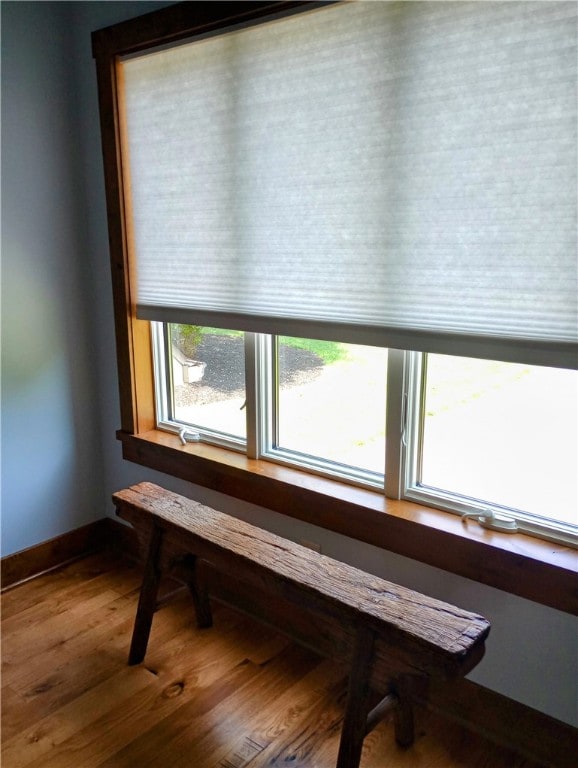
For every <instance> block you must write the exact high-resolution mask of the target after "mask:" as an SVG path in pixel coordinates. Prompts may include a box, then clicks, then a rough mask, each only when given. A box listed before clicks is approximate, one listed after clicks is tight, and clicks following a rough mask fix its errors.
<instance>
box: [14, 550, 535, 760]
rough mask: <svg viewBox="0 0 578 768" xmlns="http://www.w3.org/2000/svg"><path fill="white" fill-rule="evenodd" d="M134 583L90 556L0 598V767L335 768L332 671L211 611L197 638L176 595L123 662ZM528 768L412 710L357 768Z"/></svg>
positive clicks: (113, 565) (381, 735) (339, 674)
mask: <svg viewBox="0 0 578 768" xmlns="http://www.w3.org/2000/svg"><path fill="white" fill-rule="evenodd" d="M139 584H140V572H139V570H138V569H137V568H135V567H131V566H130V565H127V564H126V563H121V562H120V561H118V560H115V559H114V558H113V557H112V556H111V555H95V556H92V557H89V558H86V559H84V560H82V561H79V562H76V563H73V564H71V565H68V566H67V567H65V568H63V569H61V570H59V571H53V572H51V573H48V574H45V575H43V576H41V577H39V578H37V579H34V580H32V581H29V582H27V583H25V584H22V585H20V586H18V587H15V588H14V589H12V590H10V591H8V592H6V593H4V595H3V596H2V761H1V765H2V768H177V767H179V768H181V767H182V768H185V767H186V768H245V766H250V768H265V766H277V768H279V767H280V766H284V767H286V768H305V767H307V768H333V766H334V765H335V759H336V755H337V747H338V740H339V732H340V726H341V718H342V714H343V705H344V694H345V687H344V678H343V674H344V671H343V669H341V668H339V667H338V666H337V665H335V664H333V663H330V662H327V661H323V660H321V659H319V658H318V657H316V656H314V655H313V654H312V653H310V652H308V651H306V650H304V649H302V648H299V647H297V646H295V645H293V644H291V643H289V642H288V641H287V640H285V639H284V638H282V637H280V636H279V635H277V634H275V633H274V632H273V631H271V630H269V629H267V628H264V627H263V626H261V625H258V624H256V623H254V622H253V621H251V620H249V619H247V618H245V617H244V616H242V615H241V614H239V613H237V612H235V611H233V610H232V609H230V608H226V607H224V606H221V605H219V604H216V605H215V610H214V619H215V624H214V627H213V628H212V629H209V630H197V629H196V628H195V627H194V624H193V614H192V609H191V606H190V604H189V600H188V598H187V596H186V595H184V594H182V595H178V596H176V597H174V598H173V599H171V600H169V601H168V602H167V603H166V605H164V607H163V608H162V609H161V610H160V611H159V612H158V613H157V614H156V615H155V620H154V622H153V630H152V635H151V640H150V644H149V651H148V654H147V657H146V660H145V663H144V664H141V665H139V666H136V667H128V666H127V663H126V659H127V653H128V647H129V642H130V636H131V629H132V622H133V618H134V613H135V608H136V601H137V593H138V586H139ZM386 766H387V768H402V767H403V768H457V767H458V766H460V767H462V766H463V767H467V768H534V764H531V763H529V762H528V761H526V760H524V759H523V758H521V757H517V756H515V755H513V754H512V753H509V752H507V751H505V750H503V749H501V748H498V747H497V746H495V745H493V744H490V743H489V742H487V741H484V740H483V739H481V738H479V737H477V736H475V735H474V734H472V733H470V732H469V731H466V730H464V729H461V728H459V727H457V726H455V725H454V724H452V723H450V722H448V721H445V720H442V719H440V718H437V717H434V716H433V715H432V714H431V713H429V712H426V711H422V710H419V711H418V712H417V739H416V743H415V744H414V746H413V747H412V748H410V749H408V750H404V749H401V748H399V747H397V745H396V744H395V741H394V738H393V728H392V724H391V720H390V719H385V720H384V721H383V722H382V723H381V724H380V725H379V726H378V728H376V730H375V731H373V732H372V733H371V734H370V735H369V736H368V737H367V738H366V740H365V745H364V751H363V756H362V761H361V768H386Z"/></svg>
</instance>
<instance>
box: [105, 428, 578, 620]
mask: <svg viewBox="0 0 578 768" xmlns="http://www.w3.org/2000/svg"><path fill="white" fill-rule="evenodd" d="M118 438H119V440H121V442H122V447H123V457H124V458H125V459H128V460H129V461H132V462H135V463H137V464H141V465H143V466H146V467H150V468H152V469H155V470H157V471H159V472H164V473H166V474H169V475H173V476H175V477H178V478H180V479H182V480H187V481H189V482H191V483H195V484H196V485H200V486H203V487H205V488H210V489H212V490H215V491H219V492H220V493H224V494H226V495H228V496H232V497H234V498H237V499H242V500H243V501H247V502H250V503H252V504H257V505H259V506H261V507H265V508H267V509H271V510H273V511H274V512H279V513H280V514H283V515H286V516H288V517H292V518H296V519H298V520H302V521H304V522H307V523H311V524H313V525H317V526H320V527H321V528H325V529H327V530H330V531H334V532H335V533H340V534H342V535H344V536H348V537H350V538H352V539H356V540H358V541H362V542H365V543H368V544H372V545H373V546H376V547H381V548H383V549H385V550H388V551H391V552H395V553H396V554H399V555H403V556H404V557H408V558H411V559H412V560H417V561H419V562H421V563H425V564H427V565H432V566H435V567H437V568H441V569H442V570H444V571H448V572H450V573H454V574H457V575H459V576H464V577H466V578H468V579H472V580H473V581H477V582H480V583H482V584H487V585H488V586H491V587H496V588H497V589H501V590H504V591H506V592H509V593H511V594H514V595H518V596H520V597H524V598H527V599H528V600H533V601H534V602H537V603H541V604H542V605H547V606H550V607H551V608H556V609H558V610H561V611H565V612H567V613H572V614H574V615H578V551H576V550H575V549H572V548H570V547H564V546H560V545H556V544H552V543H550V542H547V541H542V540H540V539H536V538H534V537H531V536H526V535H523V534H515V535H509V534H504V533H500V532H496V531H489V530H484V529H483V528H481V527H480V526H477V525H475V524H472V523H469V524H467V525H465V524H464V523H462V521H461V519H460V518H459V517H458V516H457V515H453V514H451V513H449V512H443V511H441V510H437V509H433V508H430V507H425V506H422V505H419V504H414V503H413V502H408V501H396V500H392V499H387V498H386V497H385V496H384V495H383V494H381V493H379V492H376V491H370V490H366V489H361V488H356V487H354V486H349V485H347V484H345V483H342V482H339V481H336V480H330V479H328V478H322V477H319V476H316V475H312V474H309V473H307V472H305V471H302V470H298V469H293V468H291V467H285V466H281V465H278V464H274V463H273V462H269V461H263V460H256V459H249V458H247V456H245V455H243V454H241V453H237V452H235V451H230V450H226V449H224V448H219V447H216V446H212V445H207V444H203V443H188V444H187V445H186V446H182V445H181V444H180V442H179V439H178V437H177V436H176V435H174V434H171V433H169V432H163V431H161V430H156V429H152V430H150V431H147V432H144V433H143V434H139V435H135V434H128V433H126V432H122V431H119V432H118Z"/></svg>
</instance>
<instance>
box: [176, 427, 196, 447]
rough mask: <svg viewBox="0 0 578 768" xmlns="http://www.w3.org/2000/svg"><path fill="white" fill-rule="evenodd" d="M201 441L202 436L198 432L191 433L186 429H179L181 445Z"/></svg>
mask: <svg viewBox="0 0 578 768" xmlns="http://www.w3.org/2000/svg"><path fill="white" fill-rule="evenodd" d="M200 439H201V436H200V434H199V433H198V432H190V431H189V430H188V429H187V428H186V427H183V428H182V429H179V440H180V441H181V445H186V444H187V443H198V442H199V440H200Z"/></svg>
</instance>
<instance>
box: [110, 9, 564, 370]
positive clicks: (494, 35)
mask: <svg viewBox="0 0 578 768" xmlns="http://www.w3.org/2000/svg"><path fill="white" fill-rule="evenodd" d="M576 37H577V24H576V4H575V3H564V2H560V3H558V2H548V3H545V2H523V3H513V2H497V3H486V2H472V3H465V2H459V3H445V2H424V3H421V2H402V3H389V2H363V3H346V4H339V5H335V6H328V7H323V8H319V9H315V10H307V11H306V12H300V13H298V14H295V15H292V16H288V17H285V18H282V19H277V20H274V21H270V22H266V23H260V24H259V25H257V26H254V27H250V28H246V29H239V30H231V31H225V32H223V33H221V34H218V35H215V36H211V37H207V38H205V39H199V40H194V41H190V42H187V43H185V44H181V45H178V46H176V47H172V48H169V49H166V50H160V51H157V52H153V53H147V54H146V55H140V56H136V57H133V58H128V59H126V60H125V61H124V62H123V63H122V70H123V81H124V109H125V116H126V138H125V146H124V151H125V153H126V156H127V158H128V168H129V173H130V188H131V195H132V199H131V205H130V208H131V210H132V218H133V232H134V252H135V263H136V290H137V300H136V303H137V314H138V316H139V317H142V318H145V319H152V320H161V321H174V322H188V323H193V324H204V325H220V326H222V327H228V328H240V329H242V330H255V331H265V332H272V333H285V334H289V335H301V336H310V337H319V338H339V339H341V340H343V341H351V342H359V343H373V344H380V345H383V346H393V347H402V348H409V349H418V350H420V349H422V350H426V351H437V352H445V353H453V354H471V355H472V356H486V357H497V358H501V359H511V360H524V361H525V362H541V363H546V364H552V365H561V366H562V365H565V366H572V367H575V366H576V342H577V335H578V334H577V328H578V318H577V277H578V275H577V259H576V240H577V180H576V167H577V156H576V155H577V152H576V144H577V137H576V102H577V84H576V78H577V76H576ZM466 350H467V351H466Z"/></svg>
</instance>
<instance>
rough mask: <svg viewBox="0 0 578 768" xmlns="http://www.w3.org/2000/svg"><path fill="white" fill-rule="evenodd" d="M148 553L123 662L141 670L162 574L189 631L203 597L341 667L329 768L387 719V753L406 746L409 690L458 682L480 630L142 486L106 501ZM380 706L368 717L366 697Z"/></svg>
mask: <svg viewBox="0 0 578 768" xmlns="http://www.w3.org/2000/svg"><path fill="white" fill-rule="evenodd" d="M113 501H114V503H115V505H116V508H117V514H118V515H119V517H121V518H122V519H123V520H126V521H128V522H129V523H131V525H132V526H133V527H134V528H135V530H136V532H137V535H138V537H139V541H140V543H141V546H142V547H143V548H146V550H147V551H148V555H147V560H146V564H145V572H144V577H143V583H142V587H141V592H140V599H139V604H138V609H137V614H136V619H135V625H134V631H133V637H132V643H131V648H130V653H129V664H138V663H140V662H141V661H143V659H144V656H145V653H146V648H147V643H148V638H149V633H150V629H151V623H152V618H153V613H154V611H155V609H156V607H157V593H158V586H159V582H160V579H161V577H162V576H164V575H170V576H172V577H173V578H176V579H177V580H179V581H181V582H183V583H184V584H186V585H187V586H188V588H189V590H190V593H191V596H192V598H193V603H194V607H195V612H196V619H197V624H198V626H199V627H209V626H211V623H212V618H211V608H210V604H209V599H208V596H209V594H211V595H215V596H217V597H218V598H219V599H224V600H225V601H227V602H230V603H232V604H233V605H236V606H237V607H240V608H241V609H242V610H244V611H246V612H248V613H249V614H251V615H252V616H255V617H256V618H259V619H261V620H264V621H266V622H267V623H269V624H273V625H274V626H275V627H276V628H277V629H279V630H281V631H282V632H284V633H285V634H287V635H288V636H290V637H291V638H293V639H295V640H297V641H298V642H301V643H303V644H304V645H306V646H308V647H310V648H313V649H314V650H315V651H317V652H319V653H321V654H322V655H324V656H326V657H330V658H334V659H337V660H339V661H340V662H342V663H344V665H346V666H345V667H344V668H346V669H347V670H348V672H349V678H348V693H347V703H346V709H345V716H344V721H343V727H342V731H341V740H340V746H339V753H338V758H337V768H357V767H358V766H359V761H360V757H361V750H362V746H363V739H364V738H365V736H366V734H367V733H369V731H370V730H371V729H372V728H373V727H374V726H375V725H376V724H377V723H378V722H379V720H380V719H381V717H383V715H384V714H385V713H386V712H388V711H390V710H393V715H394V727H395V735H396V739H397V741H398V743H400V744H401V745H404V746H409V745H410V744H411V743H412V742H413V716H412V707H411V696H410V693H411V687H412V685H413V684H414V683H415V682H416V681H417V683H418V684H421V683H423V682H424V681H426V682H427V680H428V679H429V678H438V679H439V678H443V679H448V678H451V677H455V676H457V675H465V674H466V673H467V672H469V671H470V670H471V669H472V668H473V667H474V666H475V665H476V664H477V663H478V662H479V661H480V659H481V658H482V656H483V653H484V640H485V638H486V637H487V635H488V632H489V629H490V625H489V623H488V622H487V621H486V620H485V619H484V618H482V617H481V616H478V615H476V614H474V613H470V612H468V611H464V610H461V609H460V608H456V607H455V606H452V605H449V604H447V603H444V602H441V601H439V600H433V599H431V598H429V597H425V596H424V595H421V594H419V593H417V592H414V591H412V590H411V589H406V588H404V587H401V586H398V585H396V584H392V583H390V582H388V581H385V580H383V579H380V578H377V577H375V576H372V575H370V574H368V573H365V572H364V571H361V570H358V569H356V568H353V567H351V566H349V565H345V564H344V563H340V562H338V561H336V560H333V559H331V558H329V557H325V556H324V555H320V554H318V553H316V552H313V551H311V550H310V549H306V548H305V547H302V546H300V545H298V544H294V543H293V542H291V541H288V540H287V539H284V538H281V537H279V536H276V535H274V534H272V533H268V532H267V531H265V530H262V529H261V528H257V527H255V526H253V525H250V524H248V523H245V522H243V521H240V520H238V519H236V518H234V517H231V516H230V515H226V514H223V513H221V512H218V511H216V510H214V509H211V508H210V507H206V506H204V505H203V504H199V503H198V502H195V501H191V500H189V499H187V498H185V497H183V496H179V495H177V494H175V493H172V492H170V491H167V490H164V489H162V488H159V487H158V486H156V485H153V484H151V483H140V484H139V485H136V486H133V487H132V488H128V489H126V490H123V491H119V492H118V493H115V494H114V495H113ZM376 695H378V696H379V697H380V700H378V703H377V704H376V705H375V706H374V707H373V708H372V702H373V699H374V698H375V697H376Z"/></svg>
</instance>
